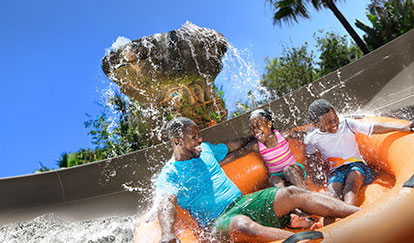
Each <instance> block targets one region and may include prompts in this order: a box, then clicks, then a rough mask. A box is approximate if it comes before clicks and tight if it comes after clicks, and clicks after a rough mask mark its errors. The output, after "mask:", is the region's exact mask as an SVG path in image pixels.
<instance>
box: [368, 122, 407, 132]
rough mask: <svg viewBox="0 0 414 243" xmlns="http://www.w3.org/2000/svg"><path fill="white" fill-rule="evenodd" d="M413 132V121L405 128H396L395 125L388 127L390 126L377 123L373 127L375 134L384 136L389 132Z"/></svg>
mask: <svg viewBox="0 0 414 243" xmlns="http://www.w3.org/2000/svg"><path fill="white" fill-rule="evenodd" d="M396 131H400V132H413V131H414V122H413V121H411V122H409V123H408V124H407V125H404V126H395V125H388V124H381V123H376V124H374V126H373V127H372V133H373V134H382V133H387V132H396Z"/></svg>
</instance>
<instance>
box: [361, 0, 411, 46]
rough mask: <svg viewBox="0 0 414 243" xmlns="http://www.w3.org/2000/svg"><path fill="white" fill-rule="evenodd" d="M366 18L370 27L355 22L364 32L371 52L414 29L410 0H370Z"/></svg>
mask: <svg viewBox="0 0 414 243" xmlns="http://www.w3.org/2000/svg"><path fill="white" fill-rule="evenodd" d="M367 9H368V13H367V18H368V20H369V22H370V23H371V25H372V26H368V25H366V24H364V23H363V22H361V21H360V20H358V19H357V20H356V23H355V25H356V26H357V27H358V28H360V29H361V30H363V31H364V32H365V34H364V36H363V38H364V40H365V42H366V43H367V45H368V47H369V48H370V49H372V50H374V49H376V48H378V47H380V46H382V45H384V44H385V43H387V42H389V41H391V40H393V39H394V38H396V37H398V36H400V35H402V34H404V33H405V32H407V31H409V30H411V29H413V28H414V2H413V1H411V0H390V1H384V0H372V1H371V4H369V5H368V8H367Z"/></svg>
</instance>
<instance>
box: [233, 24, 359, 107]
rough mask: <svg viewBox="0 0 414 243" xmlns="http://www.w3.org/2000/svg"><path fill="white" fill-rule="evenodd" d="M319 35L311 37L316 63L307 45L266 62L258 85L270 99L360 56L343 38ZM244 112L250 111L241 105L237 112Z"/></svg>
mask: <svg viewBox="0 0 414 243" xmlns="http://www.w3.org/2000/svg"><path fill="white" fill-rule="evenodd" d="M319 34H320V35H317V34H314V38H315V40H316V48H317V49H318V51H319V53H320V56H319V61H316V57H315V55H314V54H313V52H310V53H309V51H308V46H307V44H306V43H305V45H303V46H301V47H299V48H294V47H293V48H286V47H285V48H284V50H283V52H282V55H281V56H280V57H278V58H273V59H268V58H266V61H267V65H266V68H265V72H264V74H263V75H262V79H261V81H260V83H261V85H262V86H263V87H264V88H265V89H266V90H267V91H269V92H270V94H271V95H272V96H273V98H274V97H280V96H283V95H285V94H287V93H289V92H291V91H293V90H296V89H298V88H300V87H302V86H304V85H306V84H308V83H310V82H312V81H314V80H315V79H317V78H319V77H322V76H323V75H326V74H328V73H331V72H333V71H335V70H337V69H338V68H340V67H342V66H345V65H346V64H348V63H350V62H352V61H354V60H356V59H358V58H359V57H361V56H362V52H361V51H360V50H359V48H358V47H356V46H355V45H354V44H352V43H348V41H347V38H346V36H339V35H337V34H335V33H333V32H327V33H325V34H323V32H321V31H320V32H319ZM322 34H323V35H322ZM246 108H249V107H248V106H247V107H246V105H244V106H243V107H242V108H241V109H240V110H243V109H246ZM236 115H237V114H236Z"/></svg>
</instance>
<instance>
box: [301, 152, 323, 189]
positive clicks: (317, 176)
mask: <svg viewBox="0 0 414 243" xmlns="http://www.w3.org/2000/svg"><path fill="white" fill-rule="evenodd" d="M304 167H305V170H306V173H307V174H308V175H309V176H310V177H311V178H312V180H313V183H314V184H315V185H325V184H326V183H328V178H329V163H327V162H326V161H325V160H324V159H323V158H322V155H321V153H320V152H319V151H318V152H316V153H313V154H310V155H309V154H307V155H306V160H305V162H304Z"/></svg>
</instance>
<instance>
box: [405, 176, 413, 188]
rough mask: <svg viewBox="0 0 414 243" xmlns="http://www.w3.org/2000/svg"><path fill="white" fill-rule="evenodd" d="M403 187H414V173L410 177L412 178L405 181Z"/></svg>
mask: <svg viewBox="0 0 414 243" xmlns="http://www.w3.org/2000/svg"><path fill="white" fill-rule="evenodd" d="M403 187H410V188H413V187H414V174H413V175H412V176H411V178H410V179H408V180H407V181H406V182H405V183H404V185H403Z"/></svg>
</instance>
